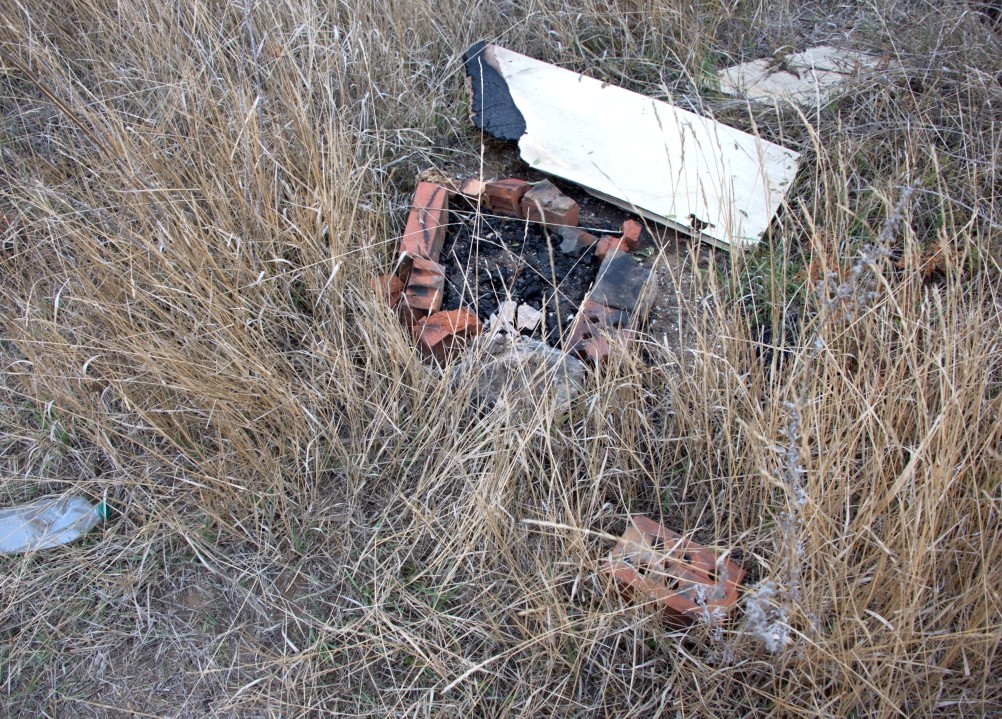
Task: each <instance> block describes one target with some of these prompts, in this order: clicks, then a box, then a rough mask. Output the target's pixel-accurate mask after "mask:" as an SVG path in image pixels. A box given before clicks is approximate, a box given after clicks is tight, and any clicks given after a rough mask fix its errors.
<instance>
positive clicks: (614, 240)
mask: <svg viewBox="0 0 1002 719" xmlns="http://www.w3.org/2000/svg"><path fill="white" fill-rule="evenodd" d="M629 251H630V248H629V246H627V244H626V240H625V239H624V238H622V237H616V236H615V235H606V236H605V237H603V238H602V239H601V240H599V241H598V245H596V247H595V257H597V258H598V259H600V260H604V259H605V256H606V255H608V254H609V253H611V252H629Z"/></svg>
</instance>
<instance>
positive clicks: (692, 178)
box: [483, 45, 799, 248]
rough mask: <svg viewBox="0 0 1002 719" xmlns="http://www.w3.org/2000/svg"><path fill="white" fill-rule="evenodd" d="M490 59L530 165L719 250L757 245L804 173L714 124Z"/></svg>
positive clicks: (775, 149)
mask: <svg viewBox="0 0 1002 719" xmlns="http://www.w3.org/2000/svg"><path fill="white" fill-rule="evenodd" d="M483 59H484V61H485V62H487V63H489V64H491V65H492V66H493V67H494V68H495V69H496V70H497V71H498V72H499V73H500V74H501V76H502V77H503V78H504V81H505V82H506V84H507V89H508V91H509V93H510V95H511V98H512V100H513V101H514V105H515V107H517V108H518V110H519V112H521V113H522V116H523V117H524V119H525V132H524V134H523V135H522V136H521V138H520V139H519V141H518V146H519V151H520V153H521V156H522V159H523V160H525V161H526V162H527V163H528V164H529V165H531V166H532V167H534V168H536V169H538V170H540V171H542V172H546V173H549V174H552V175H556V176H557V177H562V178H564V179H566V180H569V181H571V182H573V183H576V184H578V185H581V186H582V187H584V188H586V189H588V190H589V191H591V192H593V193H594V194H596V195H598V196H600V197H603V198H604V199H608V200H610V201H612V202H614V203H615V204H617V205H620V206H621V207H624V208H626V209H628V210H632V211H635V212H638V213H640V214H642V215H644V216H646V217H648V218H649V219H652V220H654V221H657V222H662V223H665V224H669V225H671V226H673V227H675V228H677V229H679V230H682V231H684V232H687V233H689V234H693V235H698V236H699V237H700V238H701V239H704V240H707V241H710V242H713V243H714V244H717V245H720V246H724V247H728V248H730V247H735V246H750V245H754V244H756V243H757V242H758V241H759V239H760V238H761V236H762V234H763V233H764V232H765V231H766V229H767V228H768V226H769V223H770V222H771V220H772V218H773V216H774V214H775V213H776V210H777V209H778V208H779V206H780V204H781V203H782V201H783V198H784V196H785V194H786V192H787V190H788V189H789V187H790V185H791V184H792V182H793V178H794V176H795V175H796V172H797V163H798V159H799V155H798V154H797V153H796V152H793V151H792V150H788V149H786V148H784V147H781V146H779V145H776V144H774V143H771V142H768V141H766V140H762V139H760V138H757V137H755V136H753V135H749V134H748V133H745V132H742V131H740V130H737V129H735V128H732V127H729V126H727V125H724V124H721V123H719V122H716V121H714V120H712V119H710V118H707V117H702V116H700V115H696V114H695V113H692V112H688V111H686V110H682V109H680V108H677V107H673V106H672V105H669V104H668V103H665V102H662V101H660V100H655V99H653V98H649V97H645V96H643V95H639V94H637V93H635V92H631V91H629V90H626V89H624V88H621V87H617V86H615V85H610V84H607V83H603V82H601V81H599V80H596V79H594V78H590V77H587V76H585V75H581V74H578V73H575V72H571V71H570V70H564V69H563V68H559V67H556V66H555V65H550V64H548V63H545V62H541V61H539V60H534V59H532V58H530V57H526V56H525V55H520V54H518V53H516V52H512V51H510V50H505V49H504V48H501V47H498V46H496V45H488V46H486V48H484V51H483ZM693 218H695V223H694V220H693ZM703 223H708V224H707V225H706V226H705V227H702V225H703ZM700 227H702V230H701V231H697V229H698V228H700Z"/></svg>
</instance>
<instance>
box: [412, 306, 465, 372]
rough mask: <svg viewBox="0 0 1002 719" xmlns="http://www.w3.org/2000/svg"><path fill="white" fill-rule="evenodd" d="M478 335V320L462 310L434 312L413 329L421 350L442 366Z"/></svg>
mask: <svg viewBox="0 0 1002 719" xmlns="http://www.w3.org/2000/svg"><path fill="white" fill-rule="evenodd" d="M478 334H480V320H478V319H477V316H476V315H475V314H473V313H472V312H470V311H468V310H464V309H459V310H449V311H447V312H436V313H434V314H433V315H431V316H429V317H425V318H423V319H421V320H420V321H419V322H418V323H417V325H416V326H415V327H414V335H415V337H416V338H417V342H418V346H419V347H420V348H421V350H422V351H423V352H424V353H425V354H427V355H429V356H431V357H434V358H435V359H436V360H438V361H439V362H440V363H442V364H445V362H446V361H447V360H448V359H449V358H450V357H452V356H453V354H455V352H456V351H457V350H458V349H460V348H461V347H464V346H465V345H466V343H467V342H468V341H469V339H470V338H471V337H474V336H476V335H478Z"/></svg>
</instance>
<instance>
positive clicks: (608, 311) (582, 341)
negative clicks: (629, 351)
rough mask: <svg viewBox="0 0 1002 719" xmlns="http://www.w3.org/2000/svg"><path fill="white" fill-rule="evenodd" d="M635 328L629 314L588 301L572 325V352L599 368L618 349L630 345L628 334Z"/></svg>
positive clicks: (584, 303) (568, 345)
mask: <svg viewBox="0 0 1002 719" xmlns="http://www.w3.org/2000/svg"><path fill="white" fill-rule="evenodd" d="M631 326H632V325H631V323H630V315H629V313H627V312H623V311H621V310H616V309H613V308H611V307H606V306H605V305H602V304H599V303H598V302H592V301H591V300H585V301H584V302H582V303H581V309H580V310H579V311H578V314H577V317H575V318H574V323H573V324H572V325H571V330H570V335H569V336H568V339H567V347H568V348H569V350H568V351H569V352H571V354H574V355H577V356H578V357H579V358H581V359H586V360H590V361H591V362H594V363H595V364H599V363H601V362H603V361H605V359H606V358H608V356H609V354H610V353H611V352H612V350H613V347H614V346H619V347H626V346H627V345H628V344H629V342H628V335H627V334H626V330H629V329H630V328H631Z"/></svg>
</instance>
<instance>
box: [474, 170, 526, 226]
mask: <svg viewBox="0 0 1002 719" xmlns="http://www.w3.org/2000/svg"><path fill="white" fill-rule="evenodd" d="M530 187H532V185H530V184H529V183H528V182H526V181H525V180H516V179H515V178H510V179H507V180H497V181H495V182H488V183H486V186H485V187H484V192H486V194H487V204H488V205H489V206H490V209H491V211H492V212H494V213H496V214H498V215H507V216H508V217H520V218H521V217H524V216H525V215H523V214H522V206H521V202H522V196H523V195H525V193H526V191H528V190H529V188H530Z"/></svg>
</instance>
